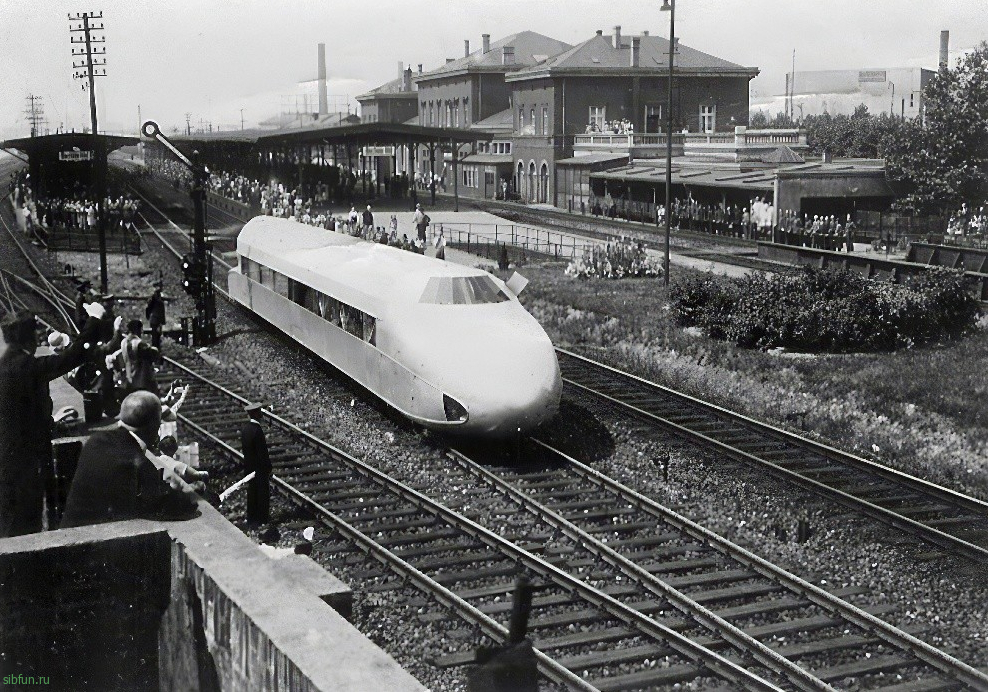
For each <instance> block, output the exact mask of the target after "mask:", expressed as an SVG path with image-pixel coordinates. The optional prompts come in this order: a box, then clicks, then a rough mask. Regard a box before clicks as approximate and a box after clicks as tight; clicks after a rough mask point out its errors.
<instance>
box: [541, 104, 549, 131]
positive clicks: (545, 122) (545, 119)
mask: <svg viewBox="0 0 988 692" xmlns="http://www.w3.org/2000/svg"><path fill="white" fill-rule="evenodd" d="M542 134H544V135H547V134H549V106H542Z"/></svg>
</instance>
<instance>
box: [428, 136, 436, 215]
mask: <svg viewBox="0 0 988 692" xmlns="http://www.w3.org/2000/svg"><path fill="white" fill-rule="evenodd" d="M429 190H430V192H431V194H432V206H436V143H435V142H430V143H429Z"/></svg>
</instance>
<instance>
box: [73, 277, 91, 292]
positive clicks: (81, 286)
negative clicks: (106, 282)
mask: <svg viewBox="0 0 988 692" xmlns="http://www.w3.org/2000/svg"><path fill="white" fill-rule="evenodd" d="M92 287H93V283H92V281H90V280H89V279H86V280H84V281H81V282H80V283H79V285H78V286H76V290H77V291H88V290H89V289H90V288H92Z"/></svg>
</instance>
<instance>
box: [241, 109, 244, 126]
mask: <svg viewBox="0 0 988 692" xmlns="http://www.w3.org/2000/svg"><path fill="white" fill-rule="evenodd" d="M240 129H241V130H242V129H244V109H243V108H241V109H240Z"/></svg>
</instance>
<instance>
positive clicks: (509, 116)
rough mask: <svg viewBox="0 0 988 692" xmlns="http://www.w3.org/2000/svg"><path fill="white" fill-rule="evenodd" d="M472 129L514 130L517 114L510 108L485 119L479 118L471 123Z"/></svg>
mask: <svg viewBox="0 0 988 692" xmlns="http://www.w3.org/2000/svg"><path fill="white" fill-rule="evenodd" d="M470 129H471V130H488V131H491V130H497V131H502V132H514V130H515V116H514V113H512V111H511V109H510V108H505V109H504V110H503V111H500V112H498V113H495V114H494V115H491V116H488V117H486V118H484V119H483V120H478V121H477V122H475V123H472V124H471V125H470Z"/></svg>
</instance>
